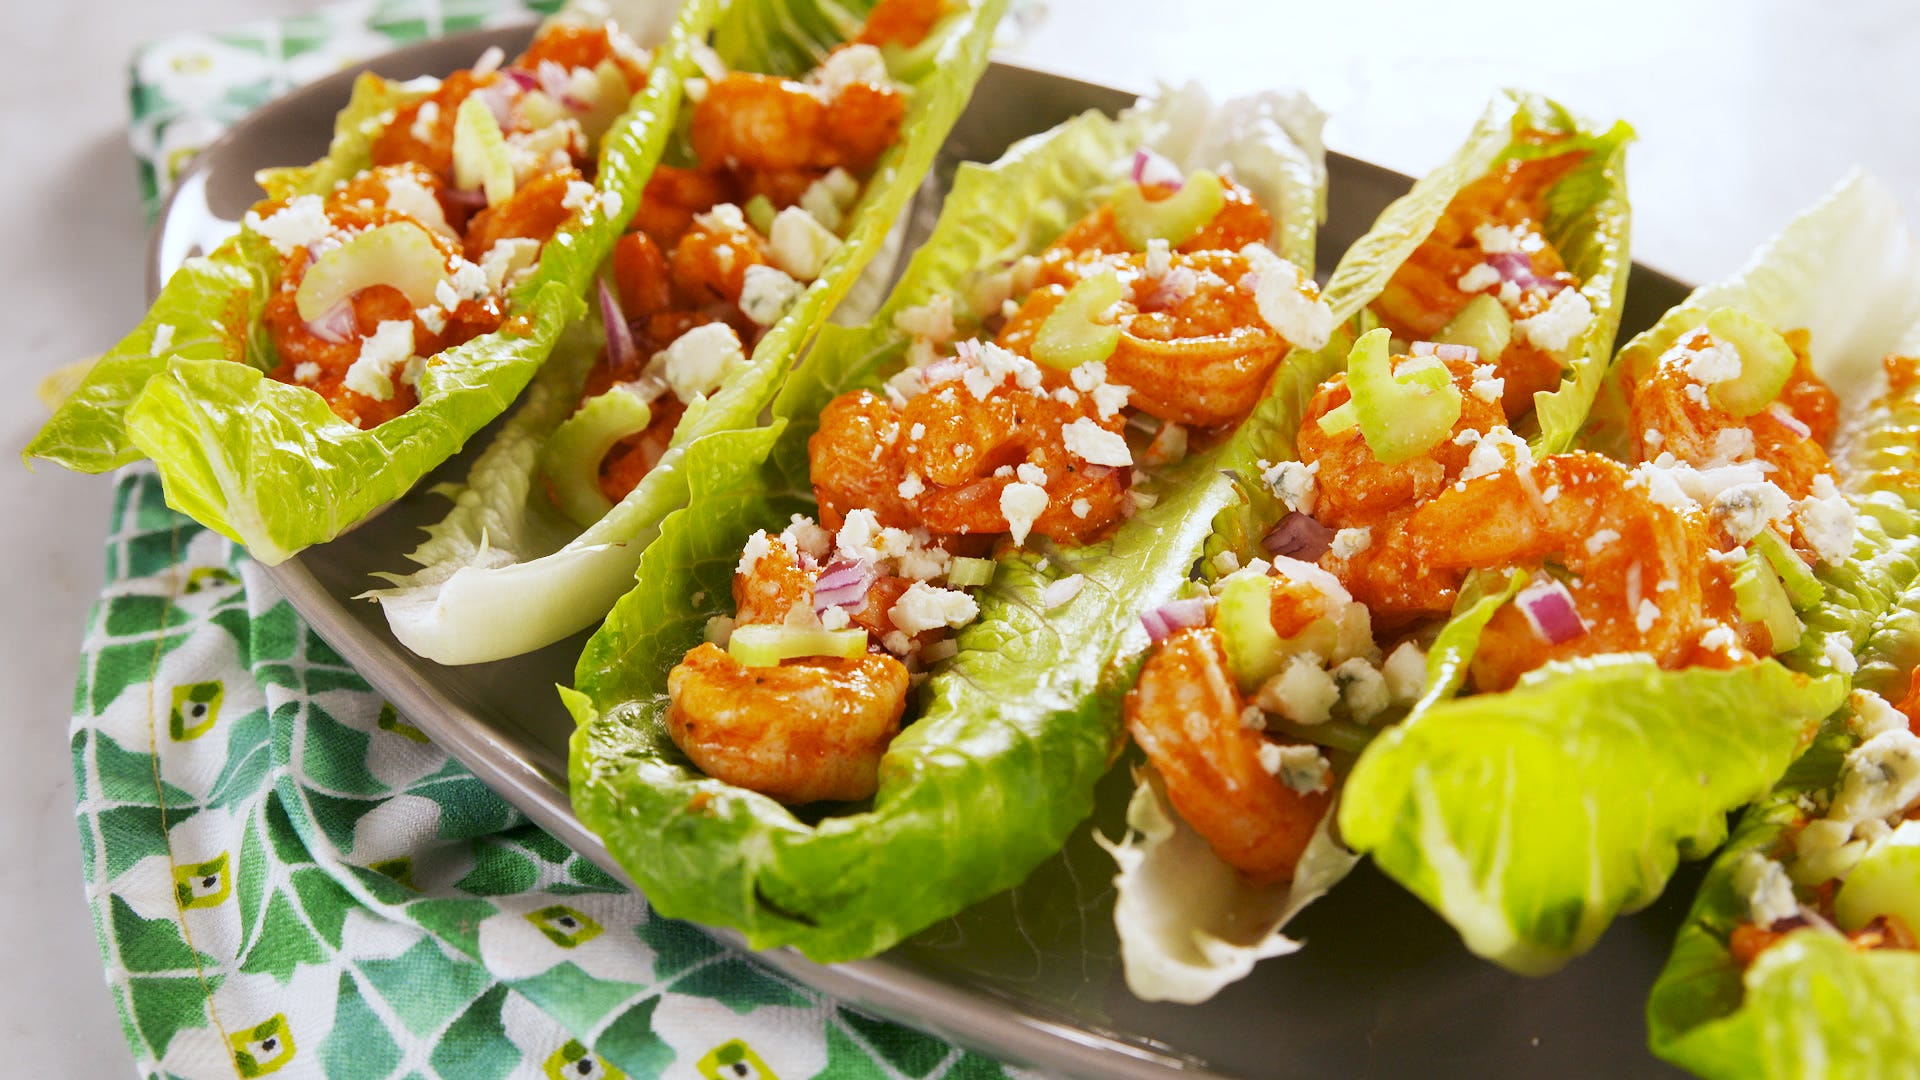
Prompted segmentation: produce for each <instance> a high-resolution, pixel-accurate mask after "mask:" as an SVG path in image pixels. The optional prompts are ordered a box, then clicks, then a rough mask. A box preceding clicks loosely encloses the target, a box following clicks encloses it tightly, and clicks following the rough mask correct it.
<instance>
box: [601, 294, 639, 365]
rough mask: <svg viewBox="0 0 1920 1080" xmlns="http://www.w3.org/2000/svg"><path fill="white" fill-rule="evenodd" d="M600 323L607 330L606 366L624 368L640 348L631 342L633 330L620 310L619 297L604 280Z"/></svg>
mask: <svg viewBox="0 0 1920 1080" xmlns="http://www.w3.org/2000/svg"><path fill="white" fill-rule="evenodd" d="M600 323H601V325H602V326H604V327H606V331H607V366H608V367H611V368H612V369H613V370H615V371H620V370H623V369H625V368H626V367H627V366H628V365H629V364H631V363H632V361H633V358H634V357H635V356H636V355H637V354H638V353H639V352H640V349H639V347H638V346H636V345H635V344H634V343H633V330H632V329H631V328H629V327H628V326H627V317H626V315H625V314H624V313H622V312H621V310H620V298H619V297H618V296H615V295H614V293H613V290H612V289H610V288H608V287H607V283H606V281H604V280H602V281H601V282H600Z"/></svg>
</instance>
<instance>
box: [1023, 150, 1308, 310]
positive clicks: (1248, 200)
mask: <svg viewBox="0 0 1920 1080" xmlns="http://www.w3.org/2000/svg"><path fill="white" fill-rule="evenodd" d="M1220 183H1221V186H1222V187H1223V188H1224V190H1225V194H1226V203H1225V204H1224V205H1223V206H1221V208H1220V210H1219V212H1218V213H1215V214H1214V215H1213V217H1212V218H1211V219H1210V220H1208V221H1207V223H1206V224H1205V225H1203V226H1201V227H1200V229H1199V231H1197V232H1195V233H1194V234H1193V235H1192V236H1189V237H1187V238H1186V239H1185V240H1182V241H1181V242H1180V243H1179V244H1178V245H1177V246H1175V247H1174V249H1173V250H1174V251H1176V252H1184V253H1187V254H1192V253H1195V252H1201V251H1239V250H1240V249H1241V248H1243V247H1246V246H1247V245H1248V244H1264V243H1266V242H1267V241H1268V240H1270V239H1272V237H1273V215H1272V214H1270V213H1268V212H1267V209H1266V207H1264V206H1261V205H1260V200H1259V199H1257V198H1255V197H1254V195H1253V192H1251V191H1249V190H1247V189H1246V188H1245V187H1243V186H1242V185H1240V184H1238V183H1236V182H1234V181H1233V180H1232V179H1231V178H1228V177H1224V176H1223V177H1221V178H1220ZM1174 190H1175V189H1174V188H1173V187H1171V186H1169V185H1159V184H1150V185H1146V186H1144V187H1143V188H1142V189H1141V193H1142V194H1143V195H1145V196H1146V197H1147V199H1148V200H1149V201H1157V200H1159V199H1164V198H1167V197H1168V196H1170V195H1172V194H1173V192H1174ZM1132 250H1133V249H1132V248H1130V247H1128V246H1127V242H1126V240H1124V239H1122V238H1121V236H1120V230H1119V229H1118V228H1117V227H1116V226H1115V225H1114V223H1113V203H1112V201H1111V200H1109V201H1107V202H1103V203H1101V204H1100V205H1099V206H1097V207H1095V208H1094V209H1093V210H1092V211H1091V212H1090V213H1088V214H1087V216H1086V217H1083V218H1081V219H1080V220H1079V221H1076V222H1074V223H1073V225H1071V226H1069V227H1068V229H1067V231H1066V232H1064V233H1062V234H1060V238H1059V239H1058V240H1055V241H1054V242H1053V245H1052V246H1051V247H1049V248H1048V258H1047V260H1046V261H1047V262H1048V263H1050V264H1059V263H1065V262H1072V261H1074V260H1075V259H1076V258H1077V257H1079V256H1085V255H1090V254H1106V255H1125V254H1128V253H1129V252H1131V251H1132ZM1042 280H1050V281H1055V282H1064V283H1066V284H1071V283H1072V281H1071V279H1062V278H1060V277H1057V276H1052V277H1049V276H1043V277H1042ZM1230 280H1235V281H1237V280H1239V278H1238V277H1237V276H1236V277H1234V278H1232V279H1230Z"/></svg>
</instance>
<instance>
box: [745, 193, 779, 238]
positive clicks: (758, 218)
mask: <svg viewBox="0 0 1920 1080" xmlns="http://www.w3.org/2000/svg"><path fill="white" fill-rule="evenodd" d="M741 210H743V211H745V212H746V215H747V224H749V225H751V226H753V229H754V231H755V232H757V233H759V234H760V235H761V236H772V235H773V219H774V216H775V215H776V214H777V213H778V211H776V210H774V208H773V200H772V199H769V198H767V197H766V196H765V195H755V196H754V197H753V198H751V199H748V200H747V205H745V206H743V207H741Z"/></svg>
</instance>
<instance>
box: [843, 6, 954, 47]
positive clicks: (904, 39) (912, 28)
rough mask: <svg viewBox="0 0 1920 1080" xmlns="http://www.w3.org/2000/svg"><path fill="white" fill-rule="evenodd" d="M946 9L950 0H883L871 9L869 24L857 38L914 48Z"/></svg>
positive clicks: (871, 42) (875, 42) (878, 43)
mask: <svg viewBox="0 0 1920 1080" xmlns="http://www.w3.org/2000/svg"><path fill="white" fill-rule="evenodd" d="M946 13H947V0H880V2H879V3H877V4H875V5H873V10H872V11H869V12H867V22H866V25H864V26H862V27H861V28H860V34H859V36H858V37H855V38H854V39H853V40H855V41H857V42H860V43H862V44H866V45H900V46H904V47H908V48H911V47H912V46H915V45H918V44H920V42H921V41H922V40H923V39H925V38H926V36H927V34H928V32H929V31H931V30H932V29H933V24H934V23H937V22H939V21H940V18H941V16H943V15H945V14H946Z"/></svg>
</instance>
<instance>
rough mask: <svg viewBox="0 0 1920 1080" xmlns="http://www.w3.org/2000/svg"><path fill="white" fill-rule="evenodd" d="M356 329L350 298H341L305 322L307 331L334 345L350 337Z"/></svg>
mask: <svg viewBox="0 0 1920 1080" xmlns="http://www.w3.org/2000/svg"><path fill="white" fill-rule="evenodd" d="M356 329H358V324H357V323H356V322H355V321H354V317H353V301H351V300H342V301H340V302H339V303H337V304H335V305H333V306H332V307H330V308H328V309H327V310H326V311H324V312H321V313H320V317H319V318H316V319H311V320H308V322H307V333H309V334H312V335H313V336H314V337H317V338H319V339H320V340H321V341H327V342H332V343H333V344H335V345H338V344H340V343H341V342H343V341H345V340H347V339H348V338H350V337H352V336H353V332H354V330H356Z"/></svg>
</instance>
